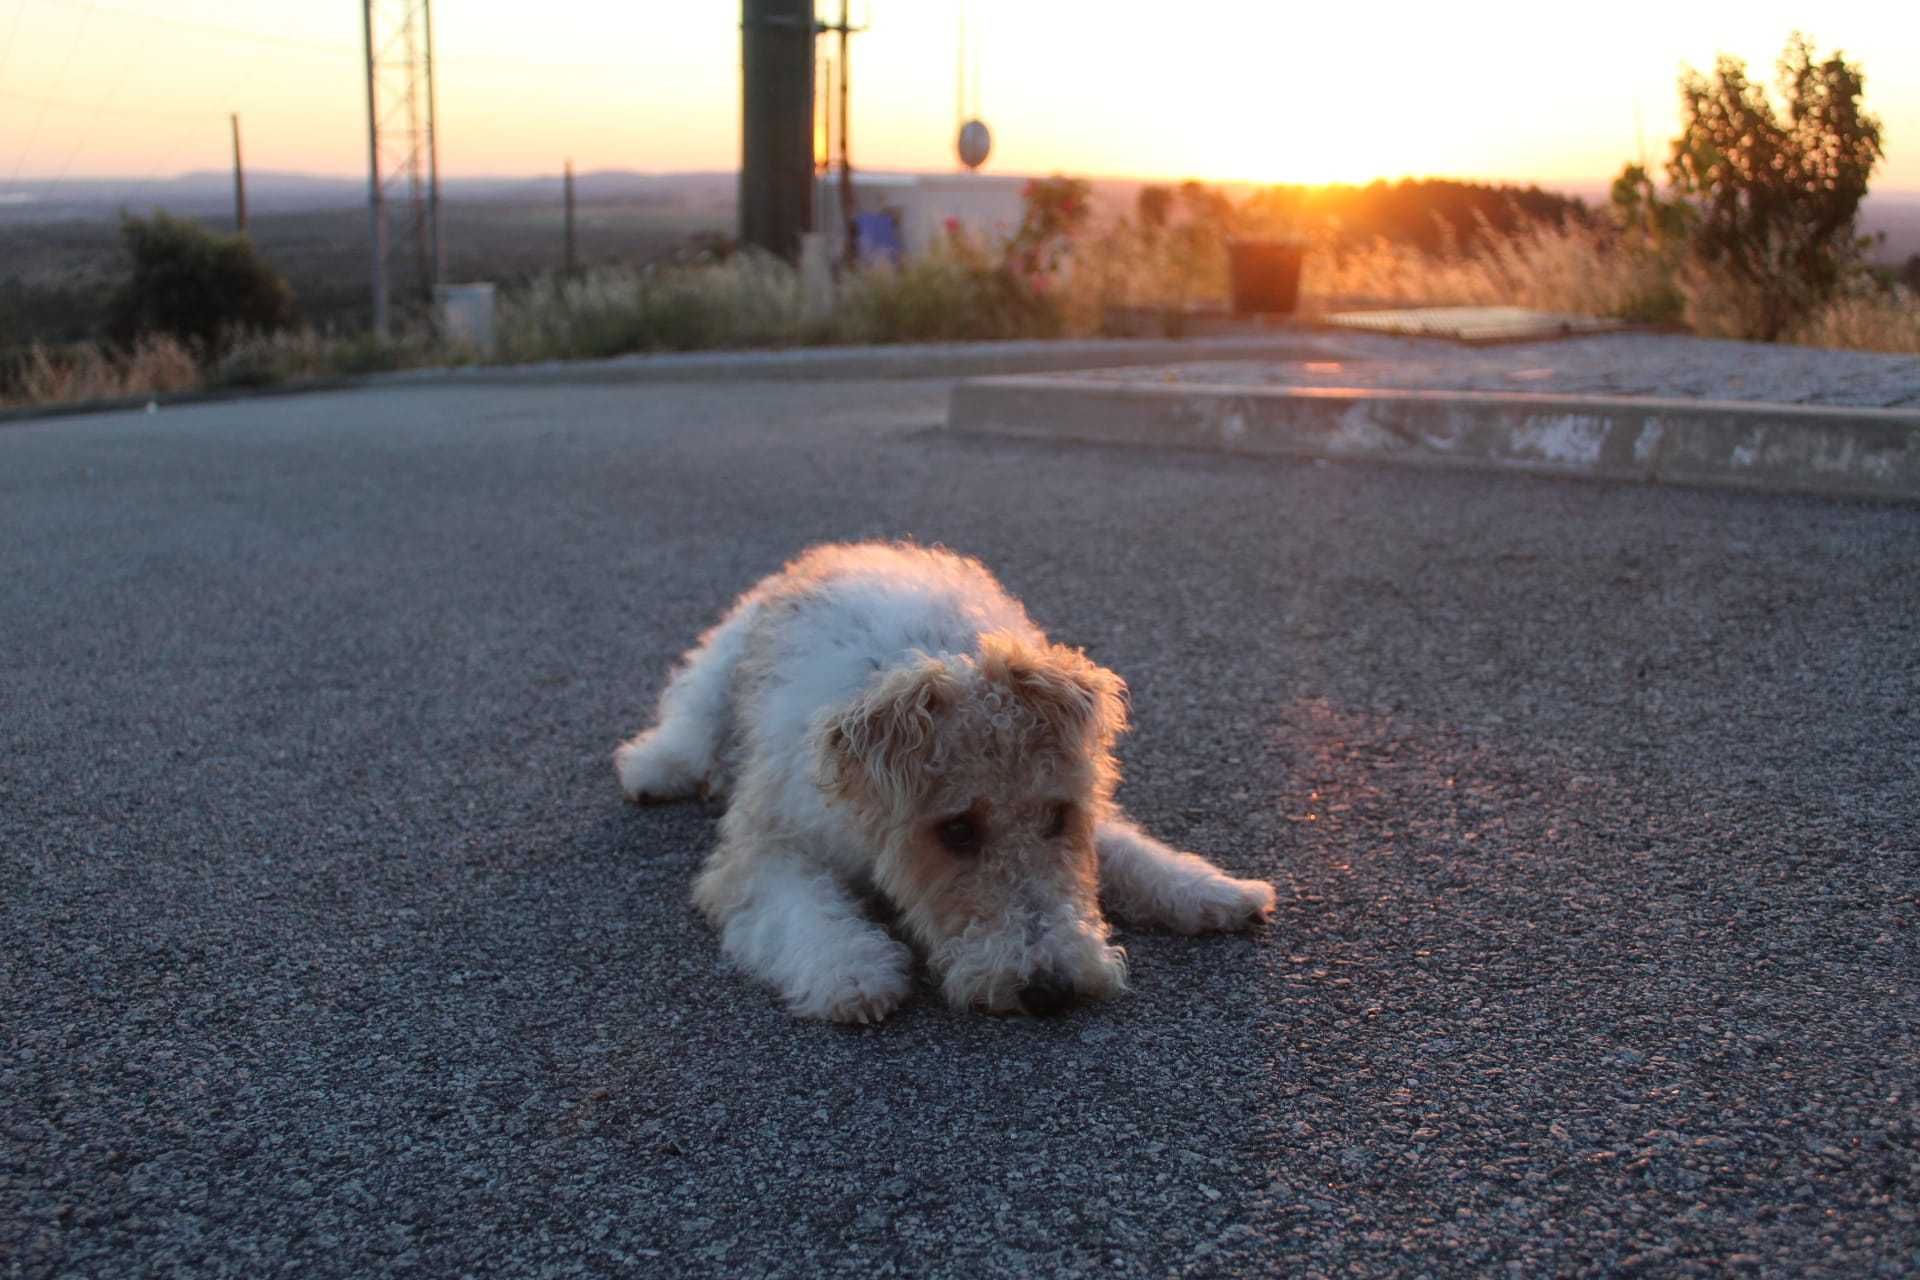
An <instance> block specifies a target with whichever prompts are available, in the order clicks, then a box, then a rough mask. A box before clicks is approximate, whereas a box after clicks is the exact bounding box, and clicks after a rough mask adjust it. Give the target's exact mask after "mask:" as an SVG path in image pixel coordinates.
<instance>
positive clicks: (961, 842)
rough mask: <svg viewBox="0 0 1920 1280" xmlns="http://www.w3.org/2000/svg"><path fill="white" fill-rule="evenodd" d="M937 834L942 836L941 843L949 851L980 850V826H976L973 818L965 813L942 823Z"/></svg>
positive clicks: (976, 851) (972, 851)
mask: <svg viewBox="0 0 1920 1280" xmlns="http://www.w3.org/2000/svg"><path fill="white" fill-rule="evenodd" d="M935 834H936V835H938V836H939V837H940V844H941V845H942V846H943V847H944V848H945V849H946V851H947V852H948V853H961V854H975V853H978V852H980V828H978V827H976V826H974V825H973V819H972V818H969V817H967V815H966V814H964V813H963V814H961V815H960V816H959V817H957V818H948V819H947V820H946V821H945V822H943V823H941V824H940V828H939V830H938V831H937V832H935Z"/></svg>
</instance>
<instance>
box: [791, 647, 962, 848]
mask: <svg viewBox="0 0 1920 1280" xmlns="http://www.w3.org/2000/svg"><path fill="white" fill-rule="evenodd" d="M959 694H960V685H959V681H958V680H957V679H956V678H955V676H954V673H953V672H952V670H950V669H949V668H948V667H947V665H946V664H945V663H943V662H941V661H939V660H938V659H936V658H926V659H924V660H922V661H920V662H918V663H914V664H912V665H910V666H905V667H901V668H898V669H897V670H894V671H889V672H888V673H887V674H886V675H884V676H882V677H881V678H880V679H879V680H876V681H875V682H874V683H873V684H872V685H870V686H869V687H868V688H867V689H865V690H864V691H863V692H862V693H861V694H860V696H859V697H857V698H855V699H854V700H853V702H852V703H850V704H849V705H848V706H846V707H845V708H843V709H841V710H839V711H837V712H832V713H830V714H829V715H828V716H827V717H826V718H825V719H823V720H822V721H821V722H820V723H819V724H818V725H817V726H816V728H815V744H816V745H815V756H816V759H815V763H816V768H817V774H818V779H819V782H820V785H821V787H822V788H824V789H825V790H826V792H827V794H829V795H831V796H835V797H838V798H840V799H844V800H849V801H852V802H854V803H857V804H863V805H870V806H877V807H879V808H882V809H884V810H887V811H890V812H893V813H896V814H899V813H905V812H907V811H909V810H910V809H911V808H912V807H913V804H914V801H915V800H916V799H917V798H918V793H919V790H920V788H921V787H922V786H923V785H924V784H925V780H926V777H927V774H928V772H929V770H928V766H929V765H933V764H937V762H936V761H935V760H934V758H933V757H934V755H935V753H936V751H937V749H938V734H937V732H936V729H937V726H938V724H939V720H940V718H941V716H943V715H944V714H945V713H946V712H947V711H948V710H949V709H950V708H951V707H952V706H953V704H954V702H955V701H956V700H957V699H958V697H959Z"/></svg>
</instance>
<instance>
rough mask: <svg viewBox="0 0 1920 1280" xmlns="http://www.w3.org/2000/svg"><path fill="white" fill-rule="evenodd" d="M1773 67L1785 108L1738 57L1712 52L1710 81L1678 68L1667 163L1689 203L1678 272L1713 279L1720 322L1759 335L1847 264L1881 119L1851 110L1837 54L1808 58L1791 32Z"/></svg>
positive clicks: (1776, 326) (1855, 86)
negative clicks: (1684, 267) (1677, 127)
mask: <svg viewBox="0 0 1920 1280" xmlns="http://www.w3.org/2000/svg"><path fill="white" fill-rule="evenodd" d="M1779 74H1780V96H1781V98H1782V100H1783V102H1784V106H1785V111H1784V114H1783V113H1781V112H1778V111H1776V110H1775V109H1774V104H1773V102H1772V100H1771V99H1770V98H1769V96H1768V94H1767V91H1766V89H1765V87H1764V86H1761V85H1756V84H1753V83H1752V82H1751V81H1749V80H1748V79H1747V68H1746V64H1745V63H1744V62H1742V61H1741V60H1740V59H1738V58H1732V57H1726V56H1722V57H1721V58H1720V59H1719V61H1718V63H1717V64H1716V66H1715V68H1714V74H1713V78H1712V79H1711V80H1709V79H1708V78H1706V77H1704V76H1701V75H1699V74H1698V73H1696V72H1692V71H1689V72H1687V73H1686V74H1685V75H1683V76H1682V77H1681V79H1680V101H1681V126H1682V127H1681V134H1680V136H1679V137H1678V138H1676V139H1675V140H1674V143H1673V156H1672V159H1671V160H1670V161H1668V164H1667V174H1668V176H1669V177H1670V178H1671V179H1672V182H1673V189H1674V191H1675V192H1676V193H1677V194H1678V196H1679V197H1680V198H1681V199H1683V200H1684V201H1686V203H1687V204H1688V205H1689V206H1690V209H1691V213H1690V215H1689V216H1688V219H1687V221H1688V222H1689V223H1690V224H1691V225H1690V229H1689V241H1690V248H1691V256H1692V257H1693V259H1694V262H1693V263H1692V264H1691V267H1692V269H1691V270H1690V271H1689V272H1688V273H1685V274H1687V275H1689V276H1691V277H1692V278H1693V279H1694V280H1695V281H1710V282H1713V283H1712V291H1713V293H1714V295H1715V299H1716V302H1715V304H1714V309H1716V310H1721V311H1724V315H1723V316H1722V317H1721V319H1720V321H1719V323H1720V324H1721V325H1722V326H1723V327H1724V328H1726V329H1728V330H1731V331H1733V332H1735V333H1736V335H1737V336H1740V337H1749V338H1761V339H1764V340H1766V341H1769V342H1771V341H1774V340H1776V339H1778V338H1780V337H1782V336H1784V335H1785V334H1786V333H1787V332H1788V331H1789V330H1791V329H1792V328H1794V326H1795V325H1797V324H1799V323H1800V322H1801V321H1803V320H1804V319H1805V318H1806V317H1807V316H1808V315H1810V314H1811V313H1812V312H1813V311H1814V310H1815V309H1816V308H1818V307H1819V306H1820V305H1821V304H1823V303H1824V302H1826V301H1827V300H1828V299H1829V298H1831V297H1833V296H1834V294H1835V293H1836V292H1837V291H1838V290H1839V289H1840V287H1841V285H1842V284H1843V283H1844V282H1845V281H1846V279H1847V278H1848V276H1849V275H1850V274H1852V273H1854V272H1856V271H1857V270H1858V268H1859V263H1860V252H1859V233H1858V231H1857V230H1856V228H1855V223H1854V215H1855V213H1856V211H1857V210H1858V209H1859V206H1860V200H1861V197H1863V196H1865V195H1866V193H1867V179H1868V177H1869V176H1870V175H1871V174H1872V172H1873V167H1874V164H1875V163H1876V162H1877V161H1878V160H1879V158H1880V156H1881V154H1882V152H1881V147H1880V122H1879V121H1878V120H1876V119H1875V118H1874V117H1872V116H1870V115H1867V114H1866V113H1865V112H1864V111H1863V110H1862V109H1861V105H1860V99H1861V95H1862V92H1863V90H1864V87H1865V79H1864V77H1862V75H1861V74H1860V70H1859V68H1857V67H1854V66H1852V65H1850V64H1849V63H1847V61H1846V60H1845V59H1844V58H1842V57H1841V56H1840V55H1839V54H1838V53H1835V54H1834V55H1833V56H1832V57H1830V58H1828V59H1827V60H1826V61H1825V62H1818V63H1816V62H1815V61H1814V60H1813V46H1812V44H1811V43H1810V42H1809V41H1808V40H1807V38H1806V37H1805V36H1803V35H1801V34H1799V33H1798V32H1796V33H1794V35H1793V36H1792V37H1791V38H1790V39H1789V40H1788V41H1787V47H1786V51H1785V52H1784V53H1783V54H1782V55H1781V57H1780V64H1779ZM1701 288H1702V287H1701V286H1698V285H1696V287H1695V288H1693V289H1692V290H1691V291H1690V294H1699V293H1701ZM1703 296H1704V295H1703Z"/></svg>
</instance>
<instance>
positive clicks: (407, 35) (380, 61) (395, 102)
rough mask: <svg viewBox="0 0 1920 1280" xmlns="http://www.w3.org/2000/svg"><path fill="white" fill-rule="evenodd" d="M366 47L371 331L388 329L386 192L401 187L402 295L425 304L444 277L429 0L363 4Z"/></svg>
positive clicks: (366, 1) (365, 1)
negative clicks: (405, 256)
mask: <svg viewBox="0 0 1920 1280" xmlns="http://www.w3.org/2000/svg"><path fill="white" fill-rule="evenodd" d="M361 4H362V10H363V17H364V19H365V31H366V44H367V189H368V202H369V205H370V215H371V220H372V230H373V327H374V331H375V332H377V333H382V334H384V333H386V332H387V288H388V282H389V277H390V275H391V272H390V271H389V267H390V265H391V263H390V260H389V250H390V247H391V245H392V235H391V230H392V229H391V227H390V226H389V217H388V206H389V204H390V203H391V201H390V199H389V193H390V192H393V191H395V190H396V189H399V188H401V187H402V185H403V182H404V190H405V200H406V217H405V220H404V225H403V226H402V228H401V231H402V234H403V235H404V237H405V239H406V243H407V244H408V245H410V246H411V248H412V253H411V255H410V256H411V258H412V260H413V269H412V271H411V272H410V273H409V274H410V275H411V276H412V279H411V281H410V282H409V283H410V286H411V287H410V288H409V289H408V290H407V292H408V293H410V294H411V295H412V296H414V297H416V298H418V299H419V300H420V301H421V302H422V303H423V304H428V305H430V304H431V303H432V300H433V287H434V286H435V285H436V284H438V283H440V280H441V277H442V276H443V275H444V274H445V264H446V258H445V250H444V248H443V246H442V244H441V241H440V158H439V152H438V149H437V148H436V146H435V144H434V109H433V107H434V94H433V4H432V0H361Z"/></svg>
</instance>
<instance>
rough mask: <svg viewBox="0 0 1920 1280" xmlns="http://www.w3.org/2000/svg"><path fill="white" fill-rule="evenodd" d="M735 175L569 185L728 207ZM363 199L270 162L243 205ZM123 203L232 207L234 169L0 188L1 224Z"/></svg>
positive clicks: (211, 213) (343, 181) (130, 206)
mask: <svg viewBox="0 0 1920 1280" xmlns="http://www.w3.org/2000/svg"><path fill="white" fill-rule="evenodd" d="M560 182H561V179H560V175H558V174H552V175H541V176H536V177H526V178H443V179H441V182H440V198H441V200H442V201H444V202H447V203H454V202H460V203H485V204H496V203H498V204H543V203H546V202H548V201H558V200H559V199H560ZM739 182H740V179H739V177H738V176H737V175H735V174H733V173H632V172H627V171H624V170H607V171H603V172H598V173H582V174H576V175H575V177H574V193H575V195H576V196H577V197H578V198H579V200H580V201H582V202H583V203H585V202H595V203H606V204H612V203H622V204H639V205H652V206H657V207H659V208H661V209H664V210H673V211H677V212H684V213H695V212H710V211H714V210H723V211H724V210H731V209H732V208H733V204H734V200H735V196H736V191H737V189H738V186H739ZM366 202H367V184H366V181H365V179H361V178H330V177H321V176H316V175H314V174H305V173H280V172H274V171H269V170H263V171H259V172H251V173H248V174H247V210H248V212H249V213H312V212H317V211H320V210H325V209H344V208H348V207H351V206H354V205H362V206H363V205H365V204H366ZM122 209H126V210H128V211H130V212H134V213H143V212H145V211H147V210H150V209H165V210H166V211H168V212H169V213H176V214H182V215H188V216H195V217H217V216H220V215H222V214H226V213H230V212H231V210H232V209H233V175H232V174H231V173H228V172H225V171H220V170H210V171H202V172H195V173H183V174H180V175H179V176H178V177H173V178H162V179H142V178H71V179H67V180H64V181H61V182H16V183H14V184H13V185H12V187H10V188H9V189H8V190H7V191H6V192H5V193H4V194H0V224H4V223H7V222H16V223H17V222H55V221H64V220H69V219H91V218H115V217H118V216H119V213H120V211H121V210H122Z"/></svg>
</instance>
